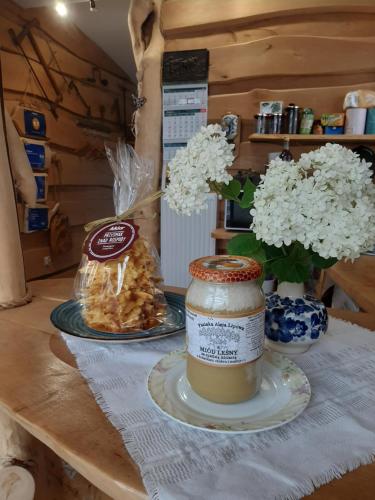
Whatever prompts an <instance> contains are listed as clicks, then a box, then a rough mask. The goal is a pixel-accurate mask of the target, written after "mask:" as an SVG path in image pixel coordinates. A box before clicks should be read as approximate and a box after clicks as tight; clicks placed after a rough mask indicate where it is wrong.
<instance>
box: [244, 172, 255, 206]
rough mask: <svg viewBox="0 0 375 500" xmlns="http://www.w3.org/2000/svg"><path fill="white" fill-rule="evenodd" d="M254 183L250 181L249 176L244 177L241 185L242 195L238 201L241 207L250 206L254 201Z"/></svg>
mask: <svg viewBox="0 0 375 500" xmlns="http://www.w3.org/2000/svg"><path fill="white" fill-rule="evenodd" d="M256 188H257V187H256V185H255V184H253V183H252V182H251V180H250V179H249V178H247V179H246V181H245V184H244V186H243V195H242V198H241V201H240V207H241V208H250V207H251V205H252V204H253V201H254V193H255V190H256Z"/></svg>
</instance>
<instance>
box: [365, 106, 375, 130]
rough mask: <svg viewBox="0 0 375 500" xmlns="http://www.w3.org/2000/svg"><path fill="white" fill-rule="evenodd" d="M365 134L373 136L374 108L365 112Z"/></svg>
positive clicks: (374, 124)
mask: <svg viewBox="0 0 375 500" xmlns="http://www.w3.org/2000/svg"><path fill="white" fill-rule="evenodd" d="M365 134H375V108H369V109H368V110H367V116H366V129H365Z"/></svg>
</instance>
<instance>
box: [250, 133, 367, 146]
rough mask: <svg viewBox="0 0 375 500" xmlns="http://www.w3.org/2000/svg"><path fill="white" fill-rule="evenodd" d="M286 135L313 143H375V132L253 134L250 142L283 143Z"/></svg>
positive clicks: (295, 139) (296, 139)
mask: <svg viewBox="0 0 375 500" xmlns="http://www.w3.org/2000/svg"><path fill="white" fill-rule="evenodd" d="M284 137H289V140H290V142H294V143H296V142H297V143H298V142H300V143H311V144H321V143H326V142H338V143H348V142H350V143H353V142H354V143H355V142H361V143H375V134H368V135H349V134H340V135H325V134H323V135H314V134H309V135H304V134H251V135H249V141H250V142H273V143H281V142H282V141H283V139H284Z"/></svg>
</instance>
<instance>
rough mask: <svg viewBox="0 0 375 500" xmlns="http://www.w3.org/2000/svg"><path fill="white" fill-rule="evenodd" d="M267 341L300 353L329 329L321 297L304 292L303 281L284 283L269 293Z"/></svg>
mask: <svg viewBox="0 0 375 500" xmlns="http://www.w3.org/2000/svg"><path fill="white" fill-rule="evenodd" d="M265 326H266V345H268V347H270V348H271V349H273V350H274V351H278V352H282V353H286V354H299V353H302V352H305V351H307V350H308V349H309V348H310V347H311V346H312V345H313V344H315V343H316V342H318V340H319V339H320V338H321V337H322V336H323V335H324V334H325V333H326V331H327V326H328V315H327V310H326V308H325V305H324V304H323V302H321V301H320V300H318V299H316V298H314V297H311V296H309V295H305V294H304V285H303V283H287V282H283V283H281V284H280V285H279V286H278V288H277V292H276V293H271V294H268V295H266V325H265Z"/></svg>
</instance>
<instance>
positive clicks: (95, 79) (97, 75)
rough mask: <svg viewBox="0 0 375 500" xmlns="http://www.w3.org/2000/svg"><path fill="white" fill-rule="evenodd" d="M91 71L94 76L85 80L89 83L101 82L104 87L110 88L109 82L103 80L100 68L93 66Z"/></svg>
mask: <svg viewBox="0 0 375 500" xmlns="http://www.w3.org/2000/svg"><path fill="white" fill-rule="evenodd" d="M91 71H92V76H91V77H87V78H86V79H85V80H86V81H87V82H88V83H97V82H98V81H99V83H100V84H101V85H103V87H107V86H108V80H107V79H106V78H102V70H101V69H100V68H98V67H97V66H93V67H92V69H91Z"/></svg>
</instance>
